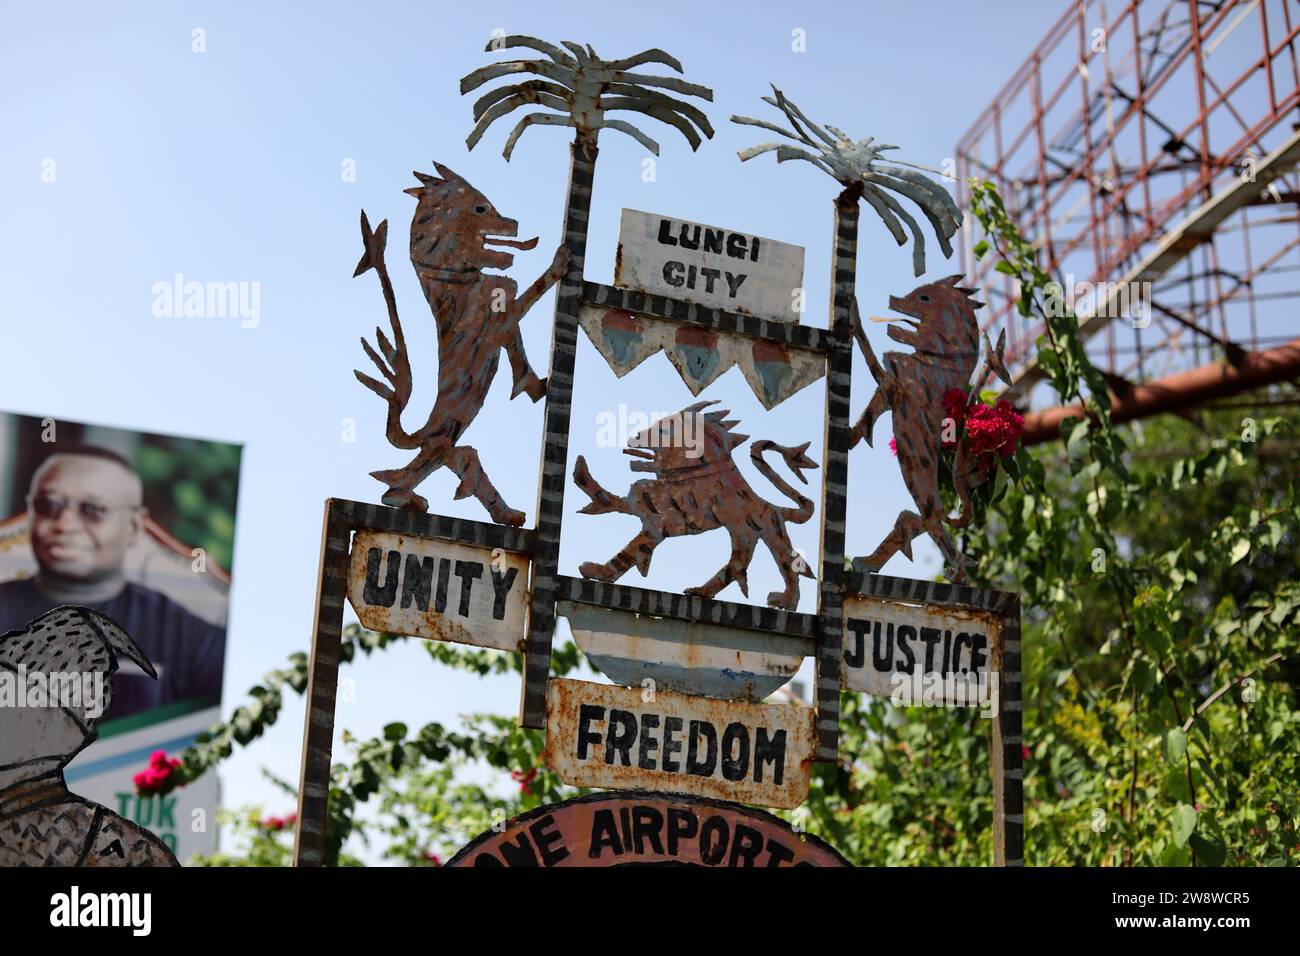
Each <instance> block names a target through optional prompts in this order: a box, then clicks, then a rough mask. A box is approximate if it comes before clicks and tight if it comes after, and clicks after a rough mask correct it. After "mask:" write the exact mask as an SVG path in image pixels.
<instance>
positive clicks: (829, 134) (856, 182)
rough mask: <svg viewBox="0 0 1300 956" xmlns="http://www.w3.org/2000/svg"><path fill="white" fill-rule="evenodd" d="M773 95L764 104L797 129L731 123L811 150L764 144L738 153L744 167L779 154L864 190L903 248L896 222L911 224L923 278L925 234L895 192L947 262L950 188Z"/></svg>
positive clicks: (954, 214)
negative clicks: (920, 218) (924, 223)
mask: <svg viewBox="0 0 1300 956" xmlns="http://www.w3.org/2000/svg"><path fill="white" fill-rule="evenodd" d="M772 92H773V93H774V94H775V97H772V96H765V97H763V102H764V103H768V104H770V105H772V106H775V107H776V108H777V109H779V110H780V111H781V112H782V113H784V114H785V117H786V119H788V120H789V121H790V125H791V126H792V127H793V130H788V129H785V128H783V127H781V126H777V125H776V124H775V123H769V122H767V121H766V120H760V119H753V118H751V117H748V116H733V117H731V121H732V122H733V123H739V124H741V125H743V126H758V127H761V128H763V129H766V130H771V131H772V132H774V133H780V134H781V135H782V136H785V137H787V138H788V139H792V140H794V141H796V142H798V143H802V144H803V145H804V146H807V147H810V148H809V149H802V148H800V147H797V146H790V145H788V144H786V143H777V142H772V143H760V144H758V145H757V146H751V147H749V148H748V149H742V150H741V151H740V152H739V154H738V155H739V156H740V160H741V162H744V161H745V160H748V159H753V158H754V157H755V156H759V155H762V154H763V153H769V152H772V151H775V152H776V161H777V162H778V163H783V162H785V161H786V160H788V159H802V160H804V161H805V162H809V163H812V164H813V165H814V166H816V167H817V168H818V169H821V170H822V171H824V172H826V173H827V174H829V175H830V176H831V177H833V178H834V179H836V180H837V181H838V182H840V183H841V184H842V185H843V186H844V187H845V188H846V189H858V190H860V191H861V195H862V198H863V199H864V200H866V203H867V205H869V206H870V207H871V208H872V209H874V210H875V212H876V215H878V216H879V217H880V219H881V221H882V222H884V224H885V227H886V228H887V229H888V230H889V232H890V234H891V235H893V237H894V240H895V241H896V242H897V243H898V244H899V245H900V246H902V245H906V244H907V233H905V232H904V231H903V227H902V226H901V225H899V222H898V221H899V220H900V219H901V220H902V221H903V222H905V223H907V227H908V229H910V230H911V232H912V237H913V239H915V243H914V244H913V246H912V268H913V270H914V271H915V273H916V274H917V275H918V276H919V275H921V273H923V272H925V234H924V232H922V230H921V227H920V226H919V225H918V224H917V221H916V220H915V219H914V218H913V217H912V216H911V214H910V213H908V211H907V210H906V209H904V208H903V205H902V203H900V202H899V201H898V200H897V199H895V198H894V197H893V196H892V195H890V193H891V192H895V193H898V194H899V195H901V196H906V197H907V198H908V199H910V200H912V202H914V203H916V205H917V206H918V207H920V210H921V212H922V213H924V214H925V218H926V219H928V220H929V221H930V225H931V226H932V227H933V228H934V232H935V236H936V237H937V238H938V240H939V248H940V249H942V250H943V254H944V257H945V258H947V257H950V256H951V255H952V244H951V243H950V242H949V241H948V240H949V239H950V238H951V237H952V235H953V234H954V233H955V232H956V231H957V227H958V226H960V225H961V210H960V209H959V208H958V207H957V204H956V203H955V202H953V199H952V197H951V196H949V195H948V191H947V190H946V189H944V188H943V187H942V186H940V185H939V184H938V183H936V182H935V181H934V180H932V179H930V178H928V177H926V176H923V175H921V174H920V173H919V172H916V170H917V169H924V168H925V167H923V166H916V165H915V164H914V163H905V162H903V161H902V160H895V161H892V162H890V161H886V160H884V159H882V155H883V153H884V152H885V151H886V150H890V149H897V148H898V147H897V146H886V145H884V144H879V145H878V144H877V143H876V141H875V139H874V137H871V136H868V137H867V138H866V139H862V140H858V141H856V142H855V141H853V140H852V139H850V138H849V136H848V135H847V134H845V133H844V132H842V131H841V130H838V129H836V128H835V127H834V126H831V125H830V124H829V123H827V124H825V125H824V127H823V126H818V125H817V124H816V123H814V122H812V120H810V119H808V117H806V116H805V115H804V114H803V112H802V111H801V110H800V109H799V107H797V106H795V104H794V103H792V102H791V101H790V100H788V99H786V98H785V96H784V95H783V94H782V93H781V91H780V90H778V89H777V88H776V87H775V86H774V87H772ZM906 167H912V168H910V169H909V168H906Z"/></svg>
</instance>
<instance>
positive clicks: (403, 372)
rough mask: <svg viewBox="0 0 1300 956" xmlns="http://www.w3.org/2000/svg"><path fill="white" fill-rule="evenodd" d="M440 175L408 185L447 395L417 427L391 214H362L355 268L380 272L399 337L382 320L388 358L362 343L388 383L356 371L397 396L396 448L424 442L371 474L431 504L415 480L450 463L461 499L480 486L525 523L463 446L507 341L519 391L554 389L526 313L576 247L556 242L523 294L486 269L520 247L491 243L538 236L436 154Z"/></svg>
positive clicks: (505, 518) (391, 408)
mask: <svg viewBox="0 0 1300 956" xmlns="http://www.w3.org/2000/svg"><path fill="white" fill-rule="evenodd" d="M434 166H435V167H436V168H437V170H438V172H439V174H440V175H441V176H442V178H441V179H439V178H437V177H436V176H430V175H427V174H425V173H420V172H417V173H415V177H416V178H417V179H418V180H419V181H420V185H419V186H413V187H411V188H410V189H407V190H405V192H406V193H408V194H409V195H412V196H414V197H416V199H418V200H419V202H418V204H417V205H416V207H415V213H414V216H413V218H412V220H411V265H412V266H414V267H415V272H416V275H418V276H419V277H420V286H421V288H422V289H423V290H424V296H425V298H426V299H427V300H428V302H429V307H430V308H431V309H432V310H433V315H434V318H435V320H436V321H437V324H438V399H437V401H436V402H435V403H434V406H433V410H432V411H431V412H430V413H429V418H428V421H426V422H425V424H424V426H423V427H422V428H419V429H417V430H416V431H407V430H406V429H405V428H404V427H403V426H402V412H403V411H404V410H405V409H406V404H407V402H408V401H410V398H411V366H410V360H409V358H408V356H407V351H406V339H405V337H404V336H403V334H402V326H401V323H400V322H399V321H398V318H397V302H396V299H395V297H394V295H393V286H392V283H391V282H390V281H389V278H388V269H387V268H386V266H385V264H384V245H385V243H386V241H387V238H388V221H387V220H384V221H383V222H381V223H380V224H379V227H378V228H377V229H375V230H374V231H373V232H372V231H371V229H370V223H369V221H368V220H367V219H366V214H365V212H364V211H363V212H362V213H361V236H362V240H363V241H364V243H365V254H364V255H363V256H362V257H361V261H360V262H359V263H358V264H357V269H356V272H354V273H353V276H354V277H355V276H359V275H361V274H362V273H364V272H367V271H368V270H370V269H372V268H373V269H375V270H376V271H377V272H378V273H379V281H380V285H381V286H382V289H383V293H384V300H385V302H386V303H387V305H388V317H389V320H390V322H391V324H392V329H393V340H392V342H391V343H390V342H389V340H388V338H387V336H385V335H384V333H383V331H382V330H380V329H378V328H377V329H375V337H376V339H377V340H378V343H379V350H380V352H382V353H383V355H382V357H381V356H380V355H379V354H377V353H376V352H375V350H374V349H373V348H371V347H370V343H369V342H367V341H366V340H365V339H364V338H363V339H362V340H361V345H362V347H363V348H364V349H365V350H366V354H367V355H368V356H370V359H371V361H373V362H374V363H375V365H376V367H377V368H378V369H379V372H380V374H382V375H383V377H384V378H386V379H387V380H388V384H387V385H385V384H384V383H382V382H379V381H377V380H375V379H373V378H371V377H370V376H369V375H364V374H362V373H361V372H355V373H354V374H355V375H356V377H357V379H358V380H360V382H361V384H363V385H365V386H366V387H367V388H369V389H370V390H371V391H372V392H374V393H375V394H376V395H378V396H379V397H380V398H382V399H383V400H384V401H385V402H387V403H388V425H387V434H388V440H389V442H391V443H392V444H393V445H394V446H396V447H397V448H403V449H412V448H418V449H419V453H418V454H417V455H416V456H415V458H414V459H412V460H411V462H410V463H409V464H407V465H406V466H404V467H402V468H394V469H391V470H388V471H372V472H371V473H370V474H371V475H372V476H373V477H375V478H378V479H379V480H380V481H382V482H384V483H385V484H387V485H388V491H387V492H385V493H384V496H383V498H382V501H383V503H384V504H386V505H391V506H393V507H397V508H408V509H411V510H414V511H427V510H428V508H429V502H428V501H427V500H426V499H425V498H423V497H421V496H420V495H417V494H416V493H415V487H416V485H418V484H419V483H420V482H422V481H423V480H424V479H425V478H427V477H428V476H429V475H430V474H431V473H432V472H434V471H436V470H437V469H439V468H441V467H443V466H444V465H445V466H446V467H448V468H450V469H451V470H452V471H454V472H455V473H456V474H457V475H459V476H460V485H459V486H457V488H456V494H455V497H456V498H466V497H468V496H470V495H474V497H476V498H477V499H478V500H479V501H480V502H481V503H482V505H483V507H484V508H486V509H487V511H488V514H489V515H491V516H492V520H493V521H495V522H497V523H499V524H506V525H514V526H518V525H521V524H523V523H524V513H523V512H522V511H516V510H514V509H513V508H510V507H508V506H507V505H506V503H505V502H504V501H503V500H502V499H501V496H500V494H498V493H497V490H496V488H495V487H493V485H492V482H491V481H489V480H488V477H487V475H486V474H485V473H484V471H483V466H482V464H480V462H479V457H478V452H477V451H475V450H474V449H473V448H471V447H470V446H468V445H457V444H456V443H457V442H458V441H459V440H460V437H461V435H462V434H463V433H464V431H465V429H466V428H468V427H469V425H470V423H471V422H472V421H474V418H475V416H476V415H478V413H479V410H480V409H481V408H482V407H483V401H484V399H486V398H487V393H488V389H489V388H490V387H491V386H492V379H493V378H494V377H495V376H496V371H497V364H498V362H499V361H500V359H501V350H502V349H505V352H506V356H507V357H508V358H509V359H510V369H511V372H512V373H513V375H514V390H513V391H512V392H511V395H510V397H511V398H514V397H515V396H516V395H518V394H519V393H520V392H524V393H526V394H527V395H528V397H529V398H531V399H532V400H533V401H534V402H535V401H537V400H538V399H540V398H541V397H542V396H543V395H545V394H546V382H545V380H544V379H540V378H538V377H537V375H536V374H535V373H534V372H533V370H532V368H531V367H530V366H529V364H528V358H527V356H526V355H525V354H524V345H523V339H522V338H521V336H520V334H519V321H520V319H522V318H523V317H524V314H525V313H526V312H527V311H528V310H529V309H530V308H532V306H533V305H534V304H535V303H536V302H537V300H538V299H539V298H541V296H542V295H543V293H545V292H546V290H547V289H549V288H550V287H551V286H553V285H554V284H555V283H556V282H558V281H559V280H560V278H561V277H562V276H563V275H564V273H565V270H566V269H567V268H568V264H569V251H568V249H566V248H565V247H564V246H560V248H559V249H557V250H556V253H555V259H554V260H553V261H552V263H551V266H550V268H548V269H547V270H546V272H545V273H543V274H542V275H541V277H539V278H538V279H537V281H536V282H534V283H533V284H532V285H530V286H529V287H528V288H527V289H526V290H525V291H524V293H523V295H520V296H518V297H516V292H517V289H518V286H517V285H516V284H515V281H514V280H513V279H511V278H509V277H508V276H503V275H500V274H497V273H485V272H484V271H483V270H484V269H508V268H509V267H510V265H511V264H512V263H513V262H514V255H513V254H512V253H509V252H504V251H502V250H500V249H491V248H488V246H489V245H492V246H509V247H511V248H514V249H532V248H533V247H535V246H536V245H537V239H536V238H533V239H529V240H527V241H519V240H515V239H511V238H507V237H510V236H517V235H518V234H519V223H518V222H517V221H515V220H514V219H507V218H505V217H504V216H502V215H501V214H500V213H498V212H497V211H496V209H495V208H494V207H493V205H492V203H491V202H489V201H488V199H487V197H486V196H484V195H483V194H482V193H481V192H479V191H478V190H477V189H475V188H474V187H473V186H471V185H470V184H469V183H468V182H466V181H465V180H464V179H462V178H461V177H460V176H458V175H456V173H454V172H452V171H451V170H450V169H448V168H447V167H446V166H443V165H441V164H440V163H434Z"/></svg>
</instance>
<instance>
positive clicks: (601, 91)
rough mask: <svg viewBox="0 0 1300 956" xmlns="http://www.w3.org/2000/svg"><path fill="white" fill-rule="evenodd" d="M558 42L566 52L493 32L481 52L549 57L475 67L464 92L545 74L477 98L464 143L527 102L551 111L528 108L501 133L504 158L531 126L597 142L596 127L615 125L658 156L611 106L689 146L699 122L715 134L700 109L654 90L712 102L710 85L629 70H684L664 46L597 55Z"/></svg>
mask: <svg viewBox="0 0 1300 956" xmlns="http://www.w3.org/2000/svg"><path fill="white" fill-rule="evenodd" d="M561 45H562V46H564V47H565V48H567V49H568V50H569V53H565V52H564V50H561V49H560V48H559V47H557V46H555V45H554V44H553V43H547V42H546V41H544V40H539V39H537V38H536V37H530V36H520V35H512V36H507V37H496V38H494V39H492V40H491V41H489V42H488V45H487V47H486V48H485V49H486V50H487V52H489V53H491V52H494V51H496V50H501V49H506V48H509V47H527V48H529V49H533V50H537V51H538V52H539V53H543V54H545V55H546V57H547V58H548V59H545V60H541V59H534V60H507V61H504V62H501V63H493V64H491V65H489V66H484V67H480V68H479V69H477V70H475V71H474V72H472V73H470V74H468V75H467V76H465V77H464V79H462V80H461V81H460V91H461V93H462V94H464V93H469V92H470V91H471V90H475V89H478V88H479V87H480V86H482V85H483V84H484V83H487V82H488V81H490V80H494V79H497V78H498V77H502V76H510V75H512V74H515V73H532V74H534V75H536V76H539V77H542V79H536V80H527V81H525V82H523V83H510V84H506V85H505V86H499V87H497V88H496V89H494V90H491V91H489V92H487V93H485V94H483V96H481V97H479V99H478V101H477V102H476V103H475V104H474V119H475V121H476V122H475V125H474V129H473V130H471V131H470V134H469V136H468V137H467V138H466V140H465V145H466V146H468V147H469V148H470V149H473V148H474V146H475V145H476V144H477V143H478V141H479V140H480V139H482V137H483V134H484V133H485V132H487V128H488V127H489V126H491V125H492V124H493V123H494V122H495V121H496V120H498V119H500V118H501V117H503V116H506V115H508V114H510V113H512V112H514V111H515V110H517V109H519V107H521V106H527V105H536V106H545V107H548V108H549V109H551V110H555V111H556V112H553V113H549V112H536V113H529V114H528V115H527V116H525V117H524V118H523V119H521V120H520V121H519V122H518V123H517V124H516V125H515V128H514V129H513V130H511V131H510V135H509V136H508V137H506V144H505V148H504V149H502V151H501V155H502V156H504V157H505V158H506V161H507V162H508V161H509V160H510V155H511V153H513V152H514V149H515V144H516V143H517V142H519V137H520V136H522V135H523V132H524V130H526V129H528V127H529V126H532V125H538V126H570V127H572V128H573V129H575V130H577V131H578V142H579V143H582V144H585V145H589V146H594V145H595V144H596V137H597V136H598V135H599V133H600V130H602V129H612V130H617V131H618V132H620V133H626V134H627V135H628V136H631V137H632V138H633V139H635V140H636V141H637V142H638V143H640V144H641V145H642V146H644V147H645V148H646V149H648V150H650V152H652V153H654V154H655V155H656V156H658V155H659V144H658V143H657V142H655V140H653V139H651V138H650V137H649V136H647V135H646V134H645V133H643V132H642V131H641V130H639V129H638V128H637V127H635V126H633V125H632V124H631V123H628V122H626V121H625V120H619V119H609V118H608V117H607V116H606V115H605V114H606V113H610V112H614V111H616V110H627V111H630V112H634V113H641V114H643V115H645V116H649V117H652V118H654V119H657V120H659V121H660V122H663V123H667V124H668V125H669V126H672V127H675V128H676V129H677V130H679V131H680V132H681V134H682V135H683V136H685V137H686V139H687V141H688V142H689V143H690V144H691V149H699V147H700V142H701V140H700V135H699V133H697V132H696V128H697V127H698V129H699V131H700V132H702V133H703V134H704V135H705V136H707V137H710V138H712V136H713V127H712V126H711V125H709V119H708V117H707V116H705V115H704V113H703V112H702V111H701V110H700V109H699V108H698V107H696V106H693V105H691V104H690V103H687V102H685V101H683V100H678V99H674V98H673V97H671V96H667V95H665V94H663V93H660V92H659V90H660V89H665V90H671V91H672V92H674V93H682V94H684V95H686V96H698V97H700V98H701V99H705V100H710V101H711V100H712V99H713V91H712V90H710V89H709V88H708V87H705V86H699V85H698V84H695V83H687V82H686V81H685V80H679V79H677V78H676V77H672V76H654V75H647V74H644V73H631V72H628V71H629V70H631V68H632V67H635V66H640V65H642V64H644V63H662V64H664V65H665V66H668V67H671V68H672V69H674V70H676V71H677V72H678V73H681V72H682V65H681V63H680V62H678V60H677V59H676V57H673V56H670V55H669V54H667V53H665V52H664V51H663V50H659V49H652V50H644V51H642V52H641V53H637V54H634V55H633V56H629V57H624V58H622V59H620V60H602V59H601V58H600V57H598V56H597V55H596V51H595V50H593V49H592V48H591V45H590V44H588V45H587V46H586V47H585V48H584V47H583V46H582V45H580V44H578V43H574V42H573V41H571V40H564V41H562V42H561Z"/></svg>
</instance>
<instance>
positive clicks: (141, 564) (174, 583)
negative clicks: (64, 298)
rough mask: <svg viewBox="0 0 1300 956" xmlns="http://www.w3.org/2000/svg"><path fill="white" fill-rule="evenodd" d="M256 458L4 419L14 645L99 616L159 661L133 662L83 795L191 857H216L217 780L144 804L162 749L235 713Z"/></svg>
mask: <svg viewBox="0 0 1300 956" xmlns="http://www.w3.org/2000/svg"><path fill="white" fill-rule="evenodd" d="M240 458H241V448H240V447H239V446H237V445H230V444H225V443H221V442H212V441H205V440H201V439H194V438H181V437H176V436H169V435H156V434H149V433H143V432H136V431H129V430H125V429H119V428H110V427H105V426H98V425H90V424H85V423H81V422H73V421H66V420H54V419H49V418H44V419H41V418H33V417H28V416H24V415H14V414H7V413H0V634H2V633H6V632H9V631H13V630H18V629H21V628H23V627H24V626H25V625H26V624H27V623H28V622H29V621H31V620H33V619H34V618H36V617H38V616H40V615H41V614H43V613H45V612H46V611H48V610H50V609H52V608H54V607H58V606H59V605H65V604H67V605H77V606H82V607H89V608H92V609H94V610H97V611H100V612H102V613H103V614H105V615H107V616H108V617H110V618H112V619H113V620H114V621H115V622H117V623H118V624H119V625H120V626H121V627H122V628H123V630H125V631H126V632H127V633H128V634H129V635H130V636H131V638H132V639H133V640H134V641H135V643H136V644H137V645H138V646H139V648H140V649H141V650H142V651H143V653H144V654H145V656H146V657H148V659H149V661H150V663H151V664H152V665H153V667H154V669H155V671H156V672H157V679H156V680H155V679H154V678H152V677H150V676H149V675H148V674H147V673H145V672H144V670H142V669H141V668H139V667H138V666H136V665H135V664H132V663H131V662H129V661H123V662H122V666H121V669H120V670H119V671H118V672H117V674H116V675H115V676H114V679H113V695H112V701H111V704H110V705H109V707H108V709H107V712H106V713H105V714H103V715H102V717H101V718H100V723H99V737H98V739H97V740H95V741H94V742H93V743H92V744H90V746H88V747H87V748H86V749H85V750H84V751H82V752H81V753H80V754H78V755H77V756H76V758H75V759H74V760H73V761H72V762H71V763H70V764H69V765H68V767H67V770H66V772H65V779H66V781H67V784H68V786H69V788H70V789H71V790H72V791H73V792H75V793H78V794H80V795H82V796H85V797H87V798H89V799H91V800H94V801H95V802H97V803H100V804H102V805H104V806H105V807H108V808H109V809H111V810H113V811H114V812H116V813H118V814H120V815H121V816H123V817H125V818H127V819H128V820H131V821H133V822H135V823H138V824H140V825H141V826H143V827H146V828H148V829H149V830H151V831H153V832H154V833H155V834H156V835H157V836H158V837H159V838H160V839H161V840H162V841H163V842H164V843H166V844H167V845H168V846H169V847H170V848H171V849H172V851H173V852H174V853H175V854H176V856H177V857H178V858H179V859H180V860H181V861H182V862H184V861H185V860H186V859H187V858H188V857H189V856H190V855H192V854H193V853H196V852H200V853H211V852H213V851H214V850H215V849H216V840H217V831H218V827H217V821H216V809H217V801H218V794H219V790H218V781H217V779H216V776H215V774H213V773H209V774H208V775H206V776H205V778H203V779H202V780H199V781H196V782H195V783H194V784H193V785H192V786H189V787H186V788H183V789H182V790H180V791H177V792H176V793H173V794H170V795H168V796H165V797H158V796H153V797H138V796H137V795H136V793H135V786H134V783H133V780H132V778H133V777H134V775H135V774H136V773H138V772H139V771H141V770H142V769H144V768H145V766H146V765H147V764H148V763H149V757H150V754H152V753H153V752H154V751H155V750H163V751H165V752H166V753H167V754H168V755H174V754H175V753H176V752H177V751H179V750H181V749H183V748H184V747H186V746H188V745H189V743H190V742H192V741H193V739H194V737H195V736H196V735H197V734H198V733H199V732H201V731H203V730H204V729H206V728H207V727H208V726H209V725H210V724H212V723H213V722H214V721H216V720H217V719H218V718H219V716H220V705H221V692H222V675H223V670H224V666H225V652H226V622H227V613H228V608H229V596H230V574H229V571H228V569H229V567H230V563H231V556H232V554H233V550H234V534H235V509H236V497H237V490H238V486H239V468H240Z"/></svg>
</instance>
